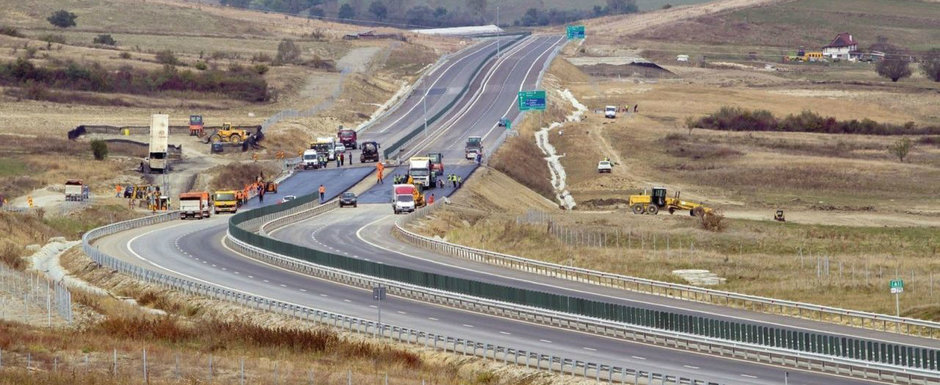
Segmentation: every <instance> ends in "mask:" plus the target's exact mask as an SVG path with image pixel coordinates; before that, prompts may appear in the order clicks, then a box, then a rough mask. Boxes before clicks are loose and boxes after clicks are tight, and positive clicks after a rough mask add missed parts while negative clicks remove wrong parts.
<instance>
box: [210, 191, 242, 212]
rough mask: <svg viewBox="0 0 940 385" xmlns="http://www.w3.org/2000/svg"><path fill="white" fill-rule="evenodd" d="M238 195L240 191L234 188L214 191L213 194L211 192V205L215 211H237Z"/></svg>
mask: <svg viewBox="0 0 940 385" xmlns="http://www.w3.org/2000/svg"><path fill="white" fill-rule="evenodd" d="M239 195H240V192H239V191H236V190H219V191H216V192H215V194H212V205H213V207H214V208H215V213H216V214H218V213H220V212H222V211H228V212H230V213H233V214H234V213H236V212H238V206H239Z"/></svg>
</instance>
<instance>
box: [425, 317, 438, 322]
mask: <svg viewBox="0 0 940 385" xmlns="http://www.w3.org/2000/svg"><path fill="white" fill-rule="evenodd" d="M428 319H429V320H431V321H440V320H438V319H437V318H434V317H428Z"/></svg>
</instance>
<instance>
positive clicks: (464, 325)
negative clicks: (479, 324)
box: [463, 324, 473, 328]
mask: <svg viewBox="0 0 940 385" xmlns="http://www.w3.org/2000/svg"><path fill="white" fill-rule="evenodd" d="M463 327H465V328H472V327H473V325H467V324H463Z"/></svg>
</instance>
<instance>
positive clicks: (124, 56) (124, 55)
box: [118, 51, 131, 59]
mask: <svg viewBox="0 0 940 385" xmlns="http://www.w3.org/2000/svg"><path fill="white" fill-rule="evenodd" d="M118 56H119V57H120V58H121V59H130V58H131V53H130V52H127V51H124V52H121V54H120V55H118Z"/></svg>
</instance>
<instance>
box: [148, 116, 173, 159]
mask: <svg viewBox="0 0 940 385" xmlns="http://www.w3.org/2000/svg"><path fill="white" fill-rule="evenodd" d="M169 134H170V116H169V115H166V114H153V115H151V116H150V151H149V153H148V156H147V165H148V166H150V172H154V171H157V172H160V173H162V172H165V171H166V170H167V141H168V140H169Z"/></svg>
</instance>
